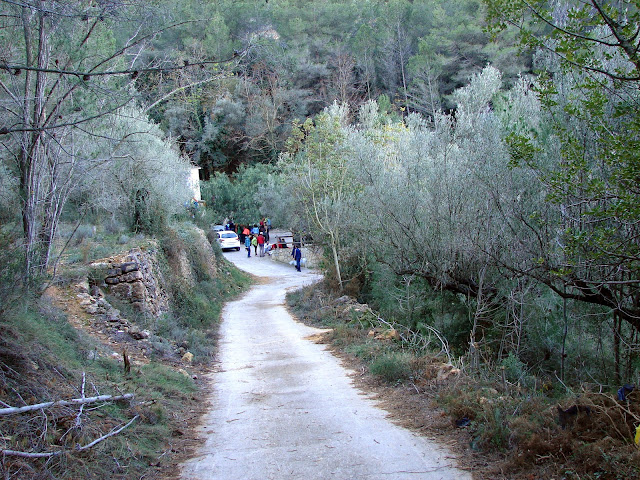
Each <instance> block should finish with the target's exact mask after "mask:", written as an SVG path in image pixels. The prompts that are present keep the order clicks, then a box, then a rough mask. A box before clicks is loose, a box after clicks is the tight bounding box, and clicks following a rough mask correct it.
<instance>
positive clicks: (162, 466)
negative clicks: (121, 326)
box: [46, 286, 212, 480]
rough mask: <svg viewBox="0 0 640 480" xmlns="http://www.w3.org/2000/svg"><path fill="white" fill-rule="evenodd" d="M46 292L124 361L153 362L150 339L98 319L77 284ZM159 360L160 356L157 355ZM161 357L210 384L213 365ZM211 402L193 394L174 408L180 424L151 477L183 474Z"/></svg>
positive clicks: (163, 479)
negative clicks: (136, 337)
mask: <svg viewBox="0 0 640 480" xmlns="http://www.w3.org/2000/svg"><path fill="white" fill-rule="evenodd" d="M46 294H47V295H48V296H49V298H50V299H51V302H52V304H53V305H54V306H56V307H57V308H59V309H60V310H61V311H62V312H64V313H65V314H66V316H67V319H68V321H69V323H70V324H71V325H72V326H73V327H74V328H76V329H77V330H81V331H83V332H84V333H86V334H87V335H90V336H91V337H93V338H94V339H95V340H97V341H98V342H99V343H100V344H102V346H103V347H104V348H105V349H106V350H107V351H109V350H111V351H112V352H113V353H112V354H111V355H112V357H113V358H114V359H117V360H118V361H119V362H121V363H124V358H123V355H122V352H123V351H126V353H127V356H128V358H129V361H130V362H131V365H132V366H136V365H145V364H148V363H149V362H150V359H149V354H150V352H151V347H150V345H149V344H148V342H146V341H139V340H134V339H133V338H132V337H131V336H130V335H128V334H123V333H122V332H119V331H117V330H114V329H110V328H106V327H105V322H104V321H100V320H97V319H96V318H95V317H94V316H92V315H90V314H88V313H87V312H86V311H85V310H84V308H83V307H82V305H81V304H80V301H79V299H78V298H77V293H76V292H75V291H74V288H73V287H64V288H61V287H58V286H51V287H49V289H48V290H47V292H46ZM154 360H155V361H158V360H157V358H154ZM160 361H161V362H162V363H163V364H164V365H166V366H168V367H170V368H172V369H174V370H180V369H188V371H189V373H190V374H191V375H192V377H193V378H194V380H195V382H196V384H197V385H198V387H199V389H200V390H207V389H208V388H209V381H208V380H207V374H209V373H211V371H212V366H211V365H202V364H193V365H191V364H190V365H188V366H187V365H185V364H184V363H182V362H181V361H180V360H179V359H178V358H175V359H174V358H162V359H160ZM207 409H208V405H207V404H206V402H202V401H201V398H196V397H193V398H191V399H190V400H189V401H187V402H184V403H182V408H181V409H180V410H179V411H175V410H174V411H172V420H173V423H174V424H177V425H178V426H177V427H176V428H174V430H173V432H172V437H171V439H170V440H169V442H168V444H169V445H168V449H167V450H166V451H165V452H162V454H161V455H160V456H159V460H158V462H157V463H156V464H155V465H151V466H150V469H151V470H152V471H151V472H150V477H149V478H156V479H159V480H175V479H178V478H179V473H180V472H179V469H178V465H179V464H180V463H181V462H182V461H184V460H186V459H187V458H190V457H191V456H192V455H193V454H194V453H195V451H196V449H197V447H198V445H199V442H200V439H199V437H198V435H197V433H196V428H197V427H198V425H199V424H200V423H201V419H202V417H203V415H204V414H205V413H206V412H207Z"/></svg>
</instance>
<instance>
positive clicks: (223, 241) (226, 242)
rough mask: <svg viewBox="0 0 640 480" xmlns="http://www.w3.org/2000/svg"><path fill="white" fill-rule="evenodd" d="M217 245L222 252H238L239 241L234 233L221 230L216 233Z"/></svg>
mask: <svg viewBox="0 0 640 480" xmlns="http://www.w3.org/2000/svg"><path fill="white" fill-rule="evenodd" d="M218 243H219V244H220V248H221V249H222V250H238V251H240V239H239V238H238V235H237V234H236V232H232V231H231V230H223V231H221V232H218Z"/></svg>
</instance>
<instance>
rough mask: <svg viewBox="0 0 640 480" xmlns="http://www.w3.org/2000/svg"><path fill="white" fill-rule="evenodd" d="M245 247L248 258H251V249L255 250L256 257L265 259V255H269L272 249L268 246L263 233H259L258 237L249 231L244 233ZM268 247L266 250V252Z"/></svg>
mask: <svg viewBox="0 0 640 480" xmlns="http://www.w3.org/2000/svg"><path fill="white" fill-rule="evenodd" d="M243 236H244V246H245V248H246V249H247V257H250V256H251V247H253V249H254V253H255V255H256V256H258V255H259V256H261V257H264V255H265V253H269V251H270V249H271V247H270V245H268V243H267V240H266V238H265V236H264V234H263V233H262V232H258V234H257V235H254V234H253V233H251V232H250V231H249V230H248V229H247V230H246V232H243ZM265 245H266V250H265Z"/></svg>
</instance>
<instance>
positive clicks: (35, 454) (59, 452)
mask: <svg viewBox="0 0 640 480" xmlns="http://www.w3.org/2000/svg"><path fill="white" fill-rule="evenodd" d="M138 417H139V415H136V416H135V417H133V418H132V419H131V420H129V421H128V422H127V423H126V424H125V425H122V426H121V427H118V428H115V429H113V430H111V431H110V432H109V433H107V434H105V435H103V436H101V437H100V438H96V439H95V440H94V441H92V442H90V443H87V444H86V445H82V446H80V447H76V448H75V449H73V450H71V451H76V452H82V451H84V450H88V449H90V448H91V447H94V446H95V445H97V444H98V443H100V442H102V441H103V440H106V439H107V438H109V437H113V436H114V435H117V434H118V433H120V432H121V431H122V430H124V429H125V428H127V427H128V426H129V425H131V424H132V423H133V422H135V421H136V420H137V419H138ZM66 452H69V450H57V451H55V452H19V451H17V450H0V454H1V455H5V456H9V457H22V458H50V457H56V456H58V455H62V454H63V453H66Z"/></svg>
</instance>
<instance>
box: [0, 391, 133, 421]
mask: <svg viewBox="0 0 640 480" xmlns="http://www.w3.org/2000/svg"><path fill="white" fill-rule="evenodd" d="M132 398H133V393H126V394H124V395H116V396H114V395H98V396H96V397H85V398H72V399H71V400H58V401H55V402H44V403H37V404H35V405H25V406H24V407H9V408H0V416H2V415H15V414H18V413H25V412H32V411H34V410H40V409H43V408H49V407H68V406H71V405H84V404H86V403H96V402H118V401H121V400H130V399H132Z"/></svg>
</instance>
